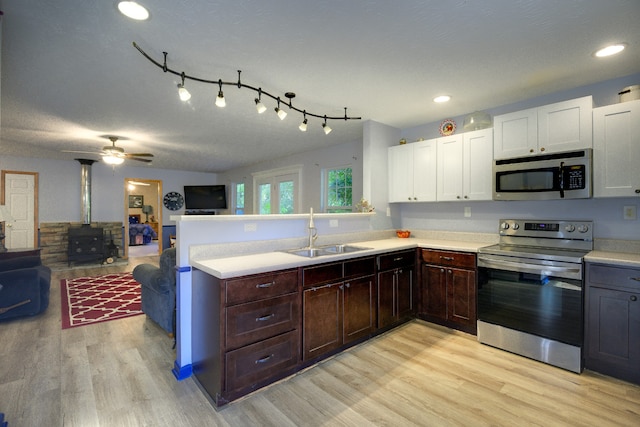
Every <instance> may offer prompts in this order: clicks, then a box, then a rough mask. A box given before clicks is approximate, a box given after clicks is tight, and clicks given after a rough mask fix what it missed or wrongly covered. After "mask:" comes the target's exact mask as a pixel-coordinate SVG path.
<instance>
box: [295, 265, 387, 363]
mask: <svg viewBox="0 0 640 427" xmlns="http://www.w3.org/2000/svg"><path fill="white" fill-rule="evenodd" d="M374 271H375V264H374V258H372V257H369V258H362V259H356V260H349V261H345V262H343V263H333V264H326V265H320V266H314V267H308V268H304V269H303V281H304V288H303V292H302V295H303V296H302V312H303V320H302V323H303V340H302V341H303V345H302V359H303V361H311V360H315V359H318V358H321V357H323V356H326V355H328V354H330V353H332V352H334V351H337V350H338V349H340V348H343V347H345V346H347V345H349V344H351V343H354V342H356V341H358V340H361V339H365V338H367V337H369V336H370V335H371V334H372V333H373V332H374V331H375V318H376V317H375V295H376V293H375V280H374V279H375V276H374V274H373V273H374ZM361 274H368V275H367V276H364V277H357V276H358V275H361ZM327 282H328V283H327Z"/></svg>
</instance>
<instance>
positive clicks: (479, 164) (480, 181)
mask: <svg viewBox="0 0 640 427" xmlns="http://www.w3.org/2000/svg"><path fill="white" fill-rule="evenodd" d="M462 137H463V147H462V149H463V153H462V161H463V169H462V171H463V175H462V179H463V182H462V184H463V192H462V194H463V198H464V199H468V200H491V199H492V197H493V176H492V173H493V172H492V166H493V129H482V130H477V131H475V132H467V133H464V134H462Z"/></svg>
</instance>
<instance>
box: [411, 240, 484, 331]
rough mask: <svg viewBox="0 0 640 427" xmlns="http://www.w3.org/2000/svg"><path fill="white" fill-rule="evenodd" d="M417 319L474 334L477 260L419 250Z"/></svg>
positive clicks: (470, 254) (470, 255)
mask: <svg viewBox="0 0 640 427" xmlns="http://www.w3.org/2000/svg"><path fill="white" fill-rule="evenodd" d="M422 260H423V262H422V267H421V269H422V271H421V273H422V274H421V277H422V286H421V288H422V298H421V308H420V317H422V318H423V319H425V320H428V321H431V322H434V323H439V324H442V325H445V326H449V327H452V328H455V329H460V330H462V331H465V332H468V333H471V334H475V333H476V329H477V327H476V321H477V315H476V294H477V283H476V276H477V275H476V256H475V254H472V253H462V252H452V251H438V250H430V249H422Z"/></svg>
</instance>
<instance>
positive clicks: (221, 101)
mask: <svg viewBox="0 0 640 427" xmlns="http://www.w3.org/2000/svg"><path fill="white" fill-rule="evenodd" d="M133 47H135V48H136V49H137V50H138V51H139V52H140V54H142V56H144V57H145V58H147V59H148V60H149V62H151V63H152V64H154V65H155V66H156V67H158V68H161V69H162V71H164V72H165V73H167V72H168V73H171V74H174V75H176V76H180V77H181V79H182V83H181V84H179V85H178V93H179V95H180V99H182V100H183V101H186V100H188V99H189V98H190V97H191V94H189V91H187V89H186V88H185V87H184V81H185V79H190V80H194V81H197V82H200V83H208V84H217V85H218V96H217V97H216V105H217V106H218V107H224V106H225V105H226V101H225V98H224V94H223V92H222V85H236V86H238V89H251V90H253V91H255V92H258V97H257V98H254V102H255V105H256V110H257V111H258V113H260V114H262V113H263V112H265V111H266V110H267V107H266V106H265V105H264V104H263V103H262V95H263V94H264V95H265V96H268V97H269V98H271V99H273V100H274V101H277V103H278V106H277V107H276V108H275V111H276V113H277V114H278V117H279V118H280V120H284V119H285V117H286V116H287V112H286V111H284V110H283V109H281V108H280V97H279V96H275V95H272V94H271V93H269V92H266V91H263V90H262V88H256V87H254V86H250V85H247V84H244V83H242V82H241V80H240V73H241V71H240V70H238V81H237V82H228V81H222V79H218V80H210V79H204V78H201V77H196V76H189V75H186V74H185V73H184V72H181V73H180V72H178V71H175V70H172V69H170V68H169V67H168V66H167V52H162V53H163V55H164V61H163V62H158V61H156V60H155V59H153V58H151V57H150V56H149V55H147V54H146V52H144V51H143V50H142V49H141V48H140V46H138V45H137V44H136V43H135V42H134V43H133ZM284 96H286V97H287V98H289V102H288V104H287V106H288V107H289V110H294V111H297V112H298V113H300V114H302V115H303V120H302V123H300V125H299V126H298V128H299V129H300V130H301V131H302V132H306V130H307V123H308V122H307V116H311V117H316V118H319V119H324V123H323V124H322V128H323V130H324V133H325V134H328V133H329V132H331V127H329V125H328V124H327V120H345V121H346V120H361V119H362V117H349V116H347V109H346V108H345V109H344V116H327V115H326V114H324V115H320V114H313V113H309V112H307V111H306V110H302V109H300V108H296V107H294V106H293V104H292V102H291V100H292V99H293V98H294V97H295V96H296V94H295V93H293V92H286V93H285V94H284Z"/></svg>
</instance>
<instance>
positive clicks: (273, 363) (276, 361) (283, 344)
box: [225, 330, 300, 392]
mask: <svg viewBox="0 0 640 427" xmlns="http://www.w3.org/2000/svg"><path fill="white" fill-rule="evenodd" d="M299 344H300V339H299V331H297V330H295V331H291V332H288V333H286V334H282V335H278V336H277V337H273V338H270V339H268V340H265V341H261V342H258V343H256V344H252V345H248V346H246V347H242V348H240V349H238V350H234V351H230V352H228V353H227V354H226V356H225V362H226V363H225V365H226V376H225V377H226V385H225V390H226V391H227V392H231V391H234V390H238V389H241V388H244V387H248V386H252V385H255V384H256V383H258V382H260V381H264V380H267V379H269V378H271V377H274V376H276V375H278V374H279V373H280V372H282V371H284V370H285V369H287V368H291V367H293V366H295V365H296V364H297V363H298V353H299V347H300V345H299Z"/></svg>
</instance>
